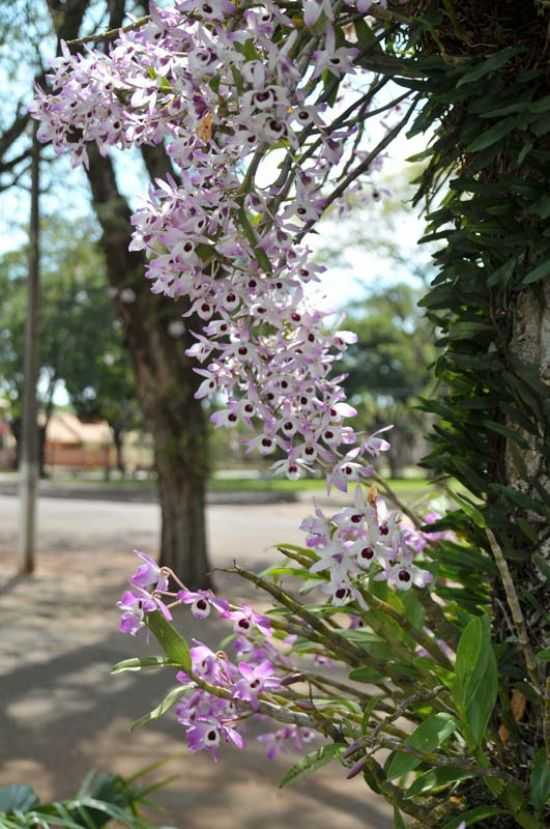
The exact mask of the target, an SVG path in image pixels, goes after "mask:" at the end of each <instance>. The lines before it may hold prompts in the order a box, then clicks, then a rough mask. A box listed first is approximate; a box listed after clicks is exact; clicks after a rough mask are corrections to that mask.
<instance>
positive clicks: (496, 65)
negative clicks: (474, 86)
mask: <svg viewBox="0 0 550 829" xmlns="http://www.w3.org/2000/svg"><path fill="white" fill-rule="evenodd" d="M521 51H522V50H521V48H519V47H518V46H508V48H507V49H501V51H500V52H497V53H496V54H495V55H493V56H492V57H490V58H487V59H486V60H484V61H483V62H482V63H479V64H478V65H477V66H476V67H475V68H474V69H471V70H470V71H469V72H466V74H465V75H463V76H462V77H461V79H460V80H459V82H458V83H457V85H456V86H457V89H458V88H460V87H461V86H464V85H465V84H467V83H473V82H474V81H479V80H480V79H481V78H484V77H485V75H488V74H489V73H491V72H496V70H497V69H500V68H501V67H502V66H505V65H506V64H507V63H508V61H509V60H511V59H512V58H513V57H514V55H517V54H518V53H519V52H521Z"/></svg>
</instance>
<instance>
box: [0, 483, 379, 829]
mask: <svg viewBox="0 0 550 829" xmlns="http://www.w3.org/2000/svg"><path fill="white" fill-rule="evenodd" d="M16 508H17V503H16V500H15V499H14V498H9V497H4V498H2V497H0V555H1V558H2V568H1V569H0V629H1V630H2V636H1V637H0V689H1V690H0V699H1V704H0V785H2V784H5V783H10V782H30V783H32V784H33V785H35V787H36V788H37V790H38V791H39V793H40V794H41V795H42V796H44V797H51V796H52V795H55V796H58V797H64V796H68V795H70V794H71V793H72V792H74V790H75V788H76V786H77V784H78V782H79V780H80V779H81V778H82V777H83V775H84V773H85V771H86V770H87V769H89V768H90V767H96V768H97V767H99V768H103V769H109V770H115V771H119V772H123V773H131V772H134V771H136V770H137V769H139V768H141V767H143V766H145V765H146V764H147V763H148V762H151V760H154V759H157V758H162V757H168V756H171V757H173V758H174V759H173V760H172V761H171V764H170V766H169V767H167V768H166V770H163V772H162V773H163V774H164V773H168V772H170V773H175V774H176V775H177V780H175V781H174V782H173V783H171V784H170V786H169V787H168V788H167V789H166V790H165V791H163V792H162V794H161V795H160V800H161V802H162V805H163V806H164V807H165V808H166V810H167V811H166V813H165V814H164V816H163V817H162V818H160V819H159V818H156V821H157V823H158V822H159V821H160V822H163V823H166V824H170V825H171V826H174V827H177V829H205V827H208V826H212V825H215V826H216V827H217V829H287V828H288V827H290V829H294V827H296V829H297V828H298V827H299V829H333V827H335V826H337V827H338V829H389V827H390V826H391V820H390V818H389V816H388V810H387V808H386V807H385V805H384V804H382V803H381V802H380V801H379V800H377V799H375V798H374V797H373V796H372V795H370V794H369V793H368V792H367V790H366V788H365V786H364V785H363V783H362V781H361V780H360V779H356V780H353V781H350V782H346V780H345V778H344V774H343V771H342V769H341V768H339V767H338V766H336V765H334V766H330V767H327V768H326V769H324V770H323V771H322V772H321V773H319V774H317V775H315V776H312V777H311V778H307V779H304V781H303V782H302V783H299V784H296V785H295V786H294V787H293V788H292V789H290V790H288V791H287V790H285V791H284V792H281V791H280V790H278V788H277V781H278V780H279V779H280V778H281V777H282V775H283V773H284V771H285V769H286V768H288V766H289V765H290V764H291V763H292V762H294V761H295V759H296V757H292V756H289V757H282V758H281V759H280V760H277V761H275V762H273V763H270V762H269V761H267V760H266V759H265V757H264V754H263V750H262V748H261V746H260V744H259V743H258V742H257V741H256V740H255V734H254V733H251V734H250V738H249V746H248V747H247V749H246V751H244V752H236V751H234V752H231V751H228V752H227V753H226V755H225V757H224V758H223V759H222V761H221V762H220V763H219V764H217V765H216V764H213V763H212V761H211V760H210V759H209V758H208V757H206V756H204V754H201V755H191V754H190V753H189V752H187V751H185V750H184V748H183V744H182V739H181V734H180V733H179V730H178V725H177V723H176V722H175V721H174V720H173V719H170V718H167V719H166V718H165V719H164V720H162V721H159V722H157V723H155V724H154V726H153V725H151V726H148V727H146V728H143V729H142V730H140V731H136V732H131V731H130V724H131V722H132V720H134V719H137V718H138V717H139V716H140V715H141V714H143V713H144V712H145V711H147V710H149V709H150V708H151V707H152V706H153V705H154V704H156V703H157V702H158V701H159V700H160V699H161V698H162V697H163V696H164V694H165V693H166V690H167V689H168V688H169V687H170V686H171V685H172V682H173V680H172V678H171V677H169V676H167V675H166V672H161V673H159V674H148V675H147V676H139V675H133V674H121V675H118V676H116V677H112V676H111V675H110V673H109V670H110V666H111V665H112V664H113V663H114V662H117V661H118V660H120V659H123V658H125V657H126V656H128V655H132V654H142V655H143V654H144V653H146V652H147V647H148V646H147V645H146V643H145V642H144V640H143V639H141V640H137V641H136V640H133V639H130V638H129V637H123V636H122V635H120V634H118V633H117V632H116V622H117V614H116V612H115V609H114V603H115V601H116V599H117V597H118V596H119V595H120V592H121V590H122V589H123V587H124V583H125V580H126V578H127V575H128V572H129V569H130V568H131V567H133V564H134V562H133V557H132V555H131V553H130V551H131V549H132V548H133V547H142V548H144V549H147V550H153V551H154V550H155V548H156V541H157V533H158V526H159V512H158V508H157V507H156V506H155V505H153V504H151V505H149V504H146V505H140V504H115V503H105V502H98V501H94V502H85V501H60V500H57V499H56V500H54V499H52V500H44V501H43V502H42V503H41V506H40V525H39V526H40V533H39V570H38V573H37V576H36V577H34V578H33V579H27V580H17V579H15V580H10V573H13V572H15V568H16V560H15V541H16V531H17V512H16ZM305 511H306V512H307V509H306V510H305ZM303 515H304V506H303V505H299V504H286V505H271V506H254V507H224V506H213V507H210V508H209V510H208V523H209V532H210V539H211V547H212V559H213V564H214V565H215V566H220V565H223V564H226V563H228V562H230V561H231V560H232V559H233V558H238V559H239V560H240V561H242V562H245V563H246V564H247V565H248V566H250V565H253V566H265V564H266V563H267V562H268V561H269V560H271V559H272V556H273V553H272V551H270V550H269V547H270V545H272V544H275V543H277V542H279V541H283V540H284V541H299V540H300V538H301V534H300V533H299V531H298V530H297V525H298V523H299V522H300V520H301V518H302V517H303ZM218 581H219V585H220V588H221V590H222V591H223V592H224V593H226V594H229V595H232V596H239V597H241V596H242V591H243V588H242V586H240V585H239V584H236V583H235V580H232V581H230V580H229V579H228V578H227V577H225V579H224V577H223V576H219V577H218ZM245 598H248V599H253V600H254V601H256V602H257V600H258V596H257V595H255V596H254V595H251V594H250V593H248V595H246V594H245ZM182 622H183V624H184V626H185V630H186V633H187V635H188V636H190V637H193V636H197V637H200V638H202V639H205V640H206V641H207V642H209V643H210V644H214V643H216V642H219V641H220V639H221V638H222V636H223V635H224V631H222V630H220V629H219V628H218V627H216V625H212V624H210V623H209V624H207V625H205V624H204V623H202V624H201V623H197V622H196V621H194V620H192V618H190V617H189V614H187V615H185V616H184V618H183V620H182ZM150 648H151V652H155V649H154V646H153V645H151V646H150ZM261 730H266V731H267V730H270V728H269V724H266V725H265V729H264V728H263V727H261Z"/></svg>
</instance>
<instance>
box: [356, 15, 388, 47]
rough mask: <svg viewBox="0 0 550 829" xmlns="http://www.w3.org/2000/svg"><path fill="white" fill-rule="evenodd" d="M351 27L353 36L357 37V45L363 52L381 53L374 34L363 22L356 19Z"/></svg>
mask: <svg viewBox="0 0 550 829" xmlns="http://www.w3.org/2000/svg"><path fill="white" fill-rule="evenodd" d="M353 26H354V28H355V34H356V35H357V40H358V42H359V45H360V46H361V48H362V49H363V50H365V51H369V52H372V51H376V52H381V51H382V48H381V46H380V44H379V43H378V41H377V40H376V36H375V34H374V32H373V31H372V29H371V27H370V26H369V25H368V23H367V22H366V21H365V20H362V19H361V18H358V19H357V20H354V21H353Z"/></svg>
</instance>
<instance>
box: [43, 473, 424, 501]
mask: <svg viewBox="0 0 550 829" xmlns="http://www.w3.org/2000/svg"><path fill="white" fill-rule="evenodd" d="M387 483H388V484H389V485H390V486H391V488H392V489H394V490H395V492H396V493H397V495H399V496H401V495H404V496H409V497H415V496H418V497H420V496H421V495H422V493H423V491H424V490H425V489H426V487H427V485H428V482H427V480H426V479H425V478H421V477H414V478H395V479H393V478H389V479H387ZM50 485H51V486H54V487H55V486H59V487H68V488H71V487H75V488H78V489H80V488H81V487H82V488H84V487H86V488H88V487H89V488H90V489H96V490H101V489H105V490H111V491H112V490H122V491H131V492H139V491H150V490H152V489H154V486H155V482H154V480H153V479H147V480H134V479H132V478H128V479H125V480H121V479H119V478H114V479H113V480H111V481H103V480H101V479H99V478H84V477H82V478H79V477H72V476H69V475H63V476H59V477H54V478H52V479H50ZM208 488H209V490H210V491H211V492H283V493H300V492H319V493H320V494H321V493H323V492H324V491H325V484H324V481H322V480H311V479H302V480H298V481H289V480H288V479H286V478H237V477H236V478H233V477H217V476H214V477H213V478H211V479H210V481H209V484H208Z"/></svg>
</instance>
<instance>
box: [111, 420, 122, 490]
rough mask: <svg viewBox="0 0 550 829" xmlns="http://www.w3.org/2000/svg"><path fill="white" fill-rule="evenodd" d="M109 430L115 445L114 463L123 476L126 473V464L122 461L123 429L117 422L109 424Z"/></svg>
mask: <svg viewBox="0 0 550 829" xmlns="http://www.w3.org/2000/svg"><path fill="white" fill-rule="evenodd" d="M111 431H112V433H113V443H114V445H115V465H116V468H117V469H118V471H119V472H120V474H121V476H122V477H123V478H124V476H125V475H126V464H125V463H124V430H123V429H121V427H120V426H118V425H117V424H111Z"/></svg>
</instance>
